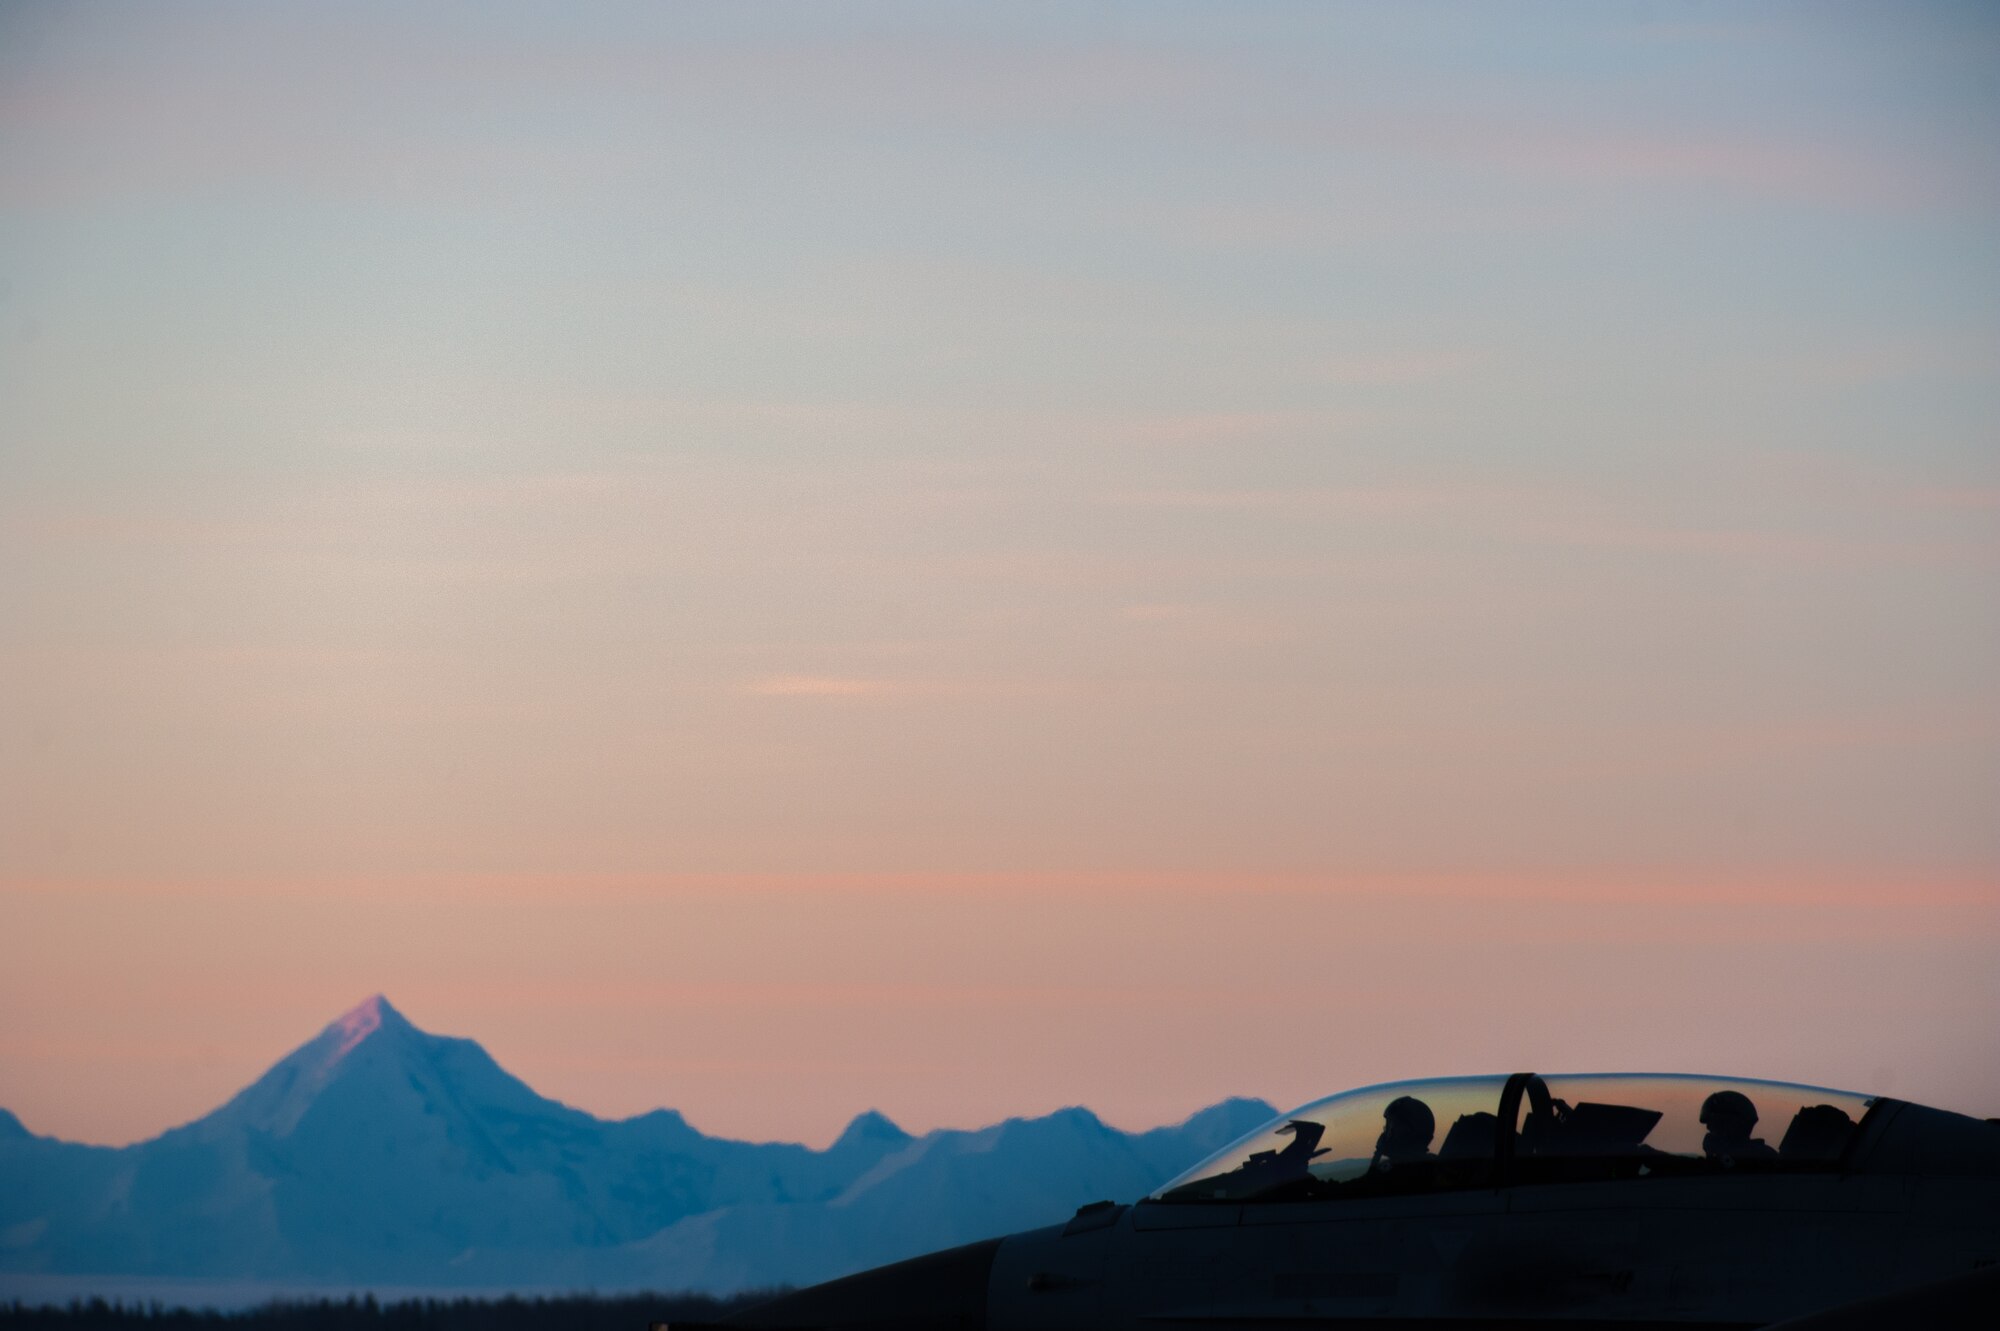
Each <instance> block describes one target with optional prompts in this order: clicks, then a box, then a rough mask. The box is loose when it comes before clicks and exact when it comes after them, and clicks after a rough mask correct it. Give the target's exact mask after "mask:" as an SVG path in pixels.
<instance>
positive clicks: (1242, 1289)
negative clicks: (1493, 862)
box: [673, 1073, 2000, 1331]
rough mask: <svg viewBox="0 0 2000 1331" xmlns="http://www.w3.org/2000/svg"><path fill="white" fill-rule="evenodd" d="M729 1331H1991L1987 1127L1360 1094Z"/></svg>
mask: <svg viewBox="0 0 2000 1331" xmlns="http://www.w3.org/2000/svg"><path fill="white" fill-rule="evenodd" d="M1794 1319H1797V1320H1794ZM673 1325H674V1331H682V1324H680V1323H675V1324H673ZM723 1325H725V1326H730V1327H758V1328H766V1329H767V1331H772V1329H775V1328H792V1329H793V1331H807V1329H808V1328H810V1329H813V1331H890V1328H895V1329H896V1331H943V1329H944V1328H953V1329H954V1331H1085V1329H1086V1328H1087V1329H1089V1331H1100V1329H1104V1328H1112V1329H1124V1331H1142V1329H1156V1331H1164V1329H1165V1328H1176V1327H1178V1328H1198V1329H1199V1331H1229V1329H1231V1328H1240V1329H1244V1331H1247V1329H1248V1328H1253V1327H1254V1328H1257V1329H1258V1331H1273V1329H1274V1328H1278V1327H1284V1328H1308V1327H1325V1328H1335V1327H1344V1328H1358V1327H1392V1326H1393V1327H1401V1326H1407V1325H1417V1326H1426V1327H1447V1326H1448V1327H1452V1328H1466V1329H1468V1331H1469V1329H1470V1328H1475V1327H1489V1328H1498V1327H1513V1328H1519V1327H1527V1326H1542V1325H1550V1326H1560V1327H1563V1328H1569V1329H1571V1331H1577V1329H1580V1328H1586V1327H1607V1328H1608V1327H1619V1328H1627V1329H1628V1331H1629V1329H1630V1328H1635V1327H1669V1326H1672V1327H1680V1326H1707V1327H1768V1326H1785V1327H1797V1328H1800V1329H1801V1331H1803V1329H1804V1328H1824V1329H1825V1331H1836V1329H1837V1328H1853V1327H1863V1326H1867V1327H1891V1326H1923V1327H1949V1326H1955V1325H1965V1326H1979V1327H1983V1328H1991V1327H1994V1326H2000V1121H1996V1120H1981V1119H1977V1118H1969V1117H1967V1116H1965V1115H1962V1114H1954V1113H1949V1112H1946V1111H1944V1110H1939V1109H1930V1108H1926V1107H1925V1106H1923V1105H1918V1104H1911V1103H1908V1102H1904V1101H1899V1100H1892V1099H1889V1098H1887V1097H1883V1096H1866V1095H1857V1094H1854V1093H1852V1092H1848V1091H1834V1090H1827V1089H1824V1088H1822V1087H1815V1086H1796V1085H1790V1084H1787V1083H1782V1082H1772V1081H1755V1080H1746V1079H1742V1078H1719V1077H1696V1076H1683V1075H1661V1074H1629V1073H1620V1074H1589V1075H1578V1076H1554V1075H1551V1076H1547V1077H1543V1076H1537V1075H1535V1074H1533V1073H1516V1074H1515V1075H1513V1076H1491V1077H1459V1078H1441V1079H1435V1080H1426V1081H1411V1082H1398V1083H1394V1084H1390V1085H1384V1086H1370V1087H1365V1088H1363V1089H1360V1090H1354V1091H1348V1092H1345V1093H1343V1094H1340V1095H1335V1096H1330V1097H1328V1098H1326V1099H1324V1100H1316V1101H1314V1102H1313V1103H1311V1104H1308V1105H1305V1106H1304V1107H1302V1108H1299V1109H1296V1110H1293V1111H1292V1112H1291V1113H1289V1114H1285V1115H1283V1116H1282V1117H1280V1118H1278V1119H1276V1120H1274V1121H1273V1122H1272V1123H1270V1124H1269V1125H1267V1126H1265V1127H1263V1128H1260V1129H1258V1130H1257V1131H1256V1132H1253V1133H1251V1134H1250V1135H1249V1136H1247V1137H1244V1138H1243V1139H1242V1140H1240V1141H1238V1142H1236V1143H1234V1144H1233V1145H1231V1146H1228V1147H1226V1148H1225V1149H1223V1150H1222V1151H1220V1152H1218V1153H1217V1154H1216V1155H1214V1156H1212V1157H1210V1158H1209V1159H1207V1160H1204V1161H1202V1162H1201V1163H1200V1164H1198V1165H1196V1166H1195V1167H1194V1168H1192V1169H1190V1170H1188V1171H1187V1172H1186V1173H1184V1174H1182V1175H1180V1176H1179V1177H1178V1178H1175V1179H1173V1180H1171V1181H1170V1182H1168V1183H1167V1184H1166V1185H1165V1186H1164V1187H1161V1188H1160V1189H1159V1190H1158V1191H1156V1192H1154V1193H1153V1194H1152V1195H1151V1196H1149V1197H1146V1198H1144V1199H1142V1200H1140V1201H1138V1202H1135V1203H1133V1204H1130V1205H1121V1204H1118V1203H1115V1202H1110V1201H1104V1202H1097V1203H1093V1204H1091V1205H1089V1206H1085V1207H1083V1208H1082V1209H1081V1210H1079V1211H1077V1213H1076V1214H1075V1215H1074V1216H1072V1217H1071V1218H1070V1219H1069V1220H1068V1222H1067V1223H1065V1224H1060V1225H1052V1226H1050V1227H1049V1228H1046V1229H1036V1230H1030V1231H1027V1232H1025V1233H1021V1234H1015V1235H1012V1236H1010V1237H1006V1238H998V1239H990V1240H987V1241H986V1242H983V1243H974V1244H970V1245H967V1246H965V1247H960V1248H953V1249H950V1250H948V1251H944V1252H939V1253H933V1254H931V1255H930V1256H927V1257H918V1258H915V1259H913V1260H911V1261H906V1262H899V1263H896V1264H895V1265H893V1266H885V1267H880V1268H877V1269H875V1270H872V1271H864V1272H862V1273H860V1274H858V1275H853V1276H848V1277H846V1278H844V1279H840V1280H834V1281H830V1282H828V1283H826V1284H822V1285H815V1286H813V1287H811V1288H809V1289H802V1290H797V1291H794V1292H792V1293H788V1294H785V1295H782V1296H780V1297H778V1298H776V1299H773V1300H771V1301H769V1302H767V1303H764V1304H760V1305H758V1306H756V1307H753V1308H749V1309H746V1310H743V1311H741V1312H739V1313H737V1314H735V1315H734V1316H733V1317H731V1318H730V1319H728V1320H727V1321H726V1322H725V1323H723Z"/></svg>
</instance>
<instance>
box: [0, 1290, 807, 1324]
mask: <svg viewBox="0 0 2000 1331" xmlns="http://www.w3.org/2000/svg"><path fill="white" fill-rule="evenodd" d="M775 1292H776V1291H771V1292H766V1293H755V1294H740V1295H737V1296H735V1297H733V1298H727V1299H718V1298H711V1297H709V1296H707V1295H704V1294H620V1295H617V1296H615V1297H609V1298H599V1297H594V1296H588V1295H569V1296H562V1297H556V1298H541V1297H537V1298H518V1297H514V1296H511V1295H510V1296H508V1297H506V1298H500V1299H472V1298H457V1299H405V1300H398V1301H395V1302H391V1303H383V1302H378V1301H377V1300H376V1298H375V1296H374V1295H372V1294H371V1295H366V1296H363V1297H359V1298H346V1299H317V1300H299V1301H279V1302H273V1303H266V1304H262V1305H260V1306H258V1307H255V1308H244V1309H240V1310H237V1311H234V1312H218V1311H217V1310H215V1309H213V1308H199V1309H193V1308H176V1307H168V1306H166V1305H164V1304H160V1303H115V1302H114V1303H107V1302H106V1301H105V1300H103V1299H89V1300H83V1299H78V1300H72V1301H71V1302H69V1303H67V1304H63V1305H60V1306H51V1305H41V1306H30V1305H28V1304H25V1303H21V1302H19V1301H18V1300H17V1301H15V1302H12V1303H0V1327H5V1328H6V1331H360V1329H361V1328H366V1331H554V1328H558V1327H560V1328H563V1329H564V1331H646V1328H647V1326H648V1325H650V1324H651V1323H653V1322H659V1321H667V1322H672V1321H678V1320H681V1319H686V1320H688V1321H695V1322H710V1321H715V1320H716V1319H718V1318H721V1317H726V1316H728V1315H729V1314H730V1313H731V1312H734V1311H735V1310H736V1309H738V1308H744V1307H748V1306H749V1305H750V1304H752V1303H756V1302H759V1301H760V1300H762V1299H766V1298H769V1297H770V1294H771V1293H775Z"/></svg>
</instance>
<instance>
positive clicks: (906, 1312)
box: [723, 1239, 1000, 1331]
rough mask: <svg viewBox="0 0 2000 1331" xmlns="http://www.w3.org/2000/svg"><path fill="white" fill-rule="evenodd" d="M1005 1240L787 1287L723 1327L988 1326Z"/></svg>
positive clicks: (894, 1329)
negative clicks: (989, 1295)
mask: <svg viewBox="0 0 2000 1331" xmlns="http://www.w3.org/2000/svg"><path fill="white" fill-rule="evenodd" d="M999 1249H1000V1240H999V1239H987V1240H986V1241H984V1242H982V1243H968V1244H966V1245H965V1246H964V1247H962V1248H947V1249H945V1250H944V1251H943V1252H934V1253H930V1254H928V1255H927V1256H923V1257H913V1258H911V1259H910V1260H909V1261H907V1262H897V1263H895V1264H894V1265H892V1266H878V1267H876V1268H875V1269H874V1270H872V1271H862V1272H859V1273H857V1274H855V1275H851V1276H844V1277H842V1278H841V1279H839V1280H829V1281H827V1282H826V1283H825V1284H823V1285H812V1286H810V1287H808V1288H806V1289H801V1290H796V1291H794V1292H792V1293H790V1294H781V1295H779V1296H778V1297H777V1298H775V1299H772V1300H771V1301H770V1302H768V1303H760V1304H758V1305H756V1306H755V1307H752V1308H745V1309H744V1310H743V1311H742V1312H739V1313H736V1314H735V1315H733V1316H731V1317H730V1318H729V1319H728V1320H727V1321H725V1322H724V1323H723V1325H724V1326H734V1327H762V1328H765V1329H766V1331H779V1329H780V1328H783V1331H985V1329H986V1289H987V1282H988V1280H989V1279H990V1277H991V1276H992V1273H993V1254H994V1253H996V1252H998V1251H999Z"/></svg>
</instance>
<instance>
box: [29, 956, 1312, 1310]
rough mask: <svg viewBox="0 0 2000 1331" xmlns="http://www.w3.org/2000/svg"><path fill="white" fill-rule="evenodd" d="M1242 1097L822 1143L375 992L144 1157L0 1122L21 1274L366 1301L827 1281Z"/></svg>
mask: <svg viewBox="0 0 2000 1331" xmlns="http://www.w3.org/2000/svg"><path fill="white" fill-rule="evenodd" d="M1273 1113H1274V1111H1273V1110H1272V1109H1271V1107H1270V1106H1269V1105H1267V1104H1265V1103H1264V1102H1262V1101H1256V1100H1244V1099H1232V1100H1225V1101H1222V1102H1220V1103H1218V1104H1216V1105H1212V1106H1209V1107H1208V1108H1206V1109H1203V1110H1201V1111H1199V1112H1197V1113H1195V1114H1193V1115H1191V1116H1190V1117H1189V1118H1188V1119H1186V1120H1184V1121H1183V1122H1182V1123H1180V1124H1171V1125H1167V1126H1164V1127H1160V1128H1154V1129H1150V1130H1148V1131H1146V1132H1141V1133H1125V1132H1121V1131H1120V1130H1118V1129H1116V1128H1112V1127H1110V1126H1108V1125H1106V1124H1105V1123H1104V1122H1103V1121H1102V1120H1101V1119H1099V1118H1098V1117H1097V1116H1096V1115H1095V1114H1094V1113H1092V1112H1091V1111H1090V1110H1088V1109H1085V1108H1082V1107H1081V1106H1071V1107H1068V1108H1065V1109H1060V1110H1057V1111H1055V1112H1054V1113H1051V1114H1046V1115H1041V1116H1037V1117H1015V1118H1009V1119H1006V1120H1003V1121H1002V1122H1000V1123H996V1124H991V1125H988V1126H986V1127H983V1128H977V1129H939V1130H936V1131H932V1132H928V1133H924V1134H922V1135H917V1136H913V1135H912V1134H910V1133H908V1132H906V1131H905V1130H904V1129H903V1128H902V1127H900V1126H899V1125H897V1124H896V1123H895V1122H894V1121H892V1120H891V1119H890V1118H889V1117H888V1116H887V1115H885V1114H883V1113H881V1112H880V1111H879V1110H874V1109H870V1110H865V1111H863V1112H861V1113H859V1114H856V1115H855V1116H854V1118H853V1119H851V1120H850V1121H849V1122H848V1124H847V1125H846V1127H845V1128H843V1129H842V1131H841V1132H840V1134H839V1135H838V1136H837V1137H836V1138H835V1139H834V1141H833V1142H832V1143H830V1144H829V1145H828V1146H827V1147H825V1148H824V1149H820V1150H815V1149H813V1148H810V1147H806V1146H802V1145H798V1144H796V1143H788V1142H748V1141H738V1140H734V1139H731V1138H727V1137H713V1136H709V1135H707V1134H705V1133H703V1132H701V1131H700V1130H699V1129H697V1128H695V1127H694V1126H692V1125H691V1124H689V1123H688V1122H687V1120H686V1119H685V1118H684V1117H683V1116H682V1115H681V1114H680V1113H679V1112H678V1111H676V1110H672V1109H656V1110H651V1111H647V1112H645V1113H642V1114H636V1115H633V1116H631V1117H628V1118H623V1119H600V1118H597V1117H595V1116H594V1115H592V1114H590V1113H588V1112H586V1111H584V1110H581V1109H576V1108H573V1107H571V1106H569V1105H566V1104H563V1103H561V1102H560V1101H557V1100H554V1099H551V1098H549V1097H547V1096H544V1095H542V1094H540V1093H539V1092H537V1091H536V1090H534V1089H533V1088H532V1087H530V1086H529V1085H528V1084H527V1083H525V1082H523V1081H521V1080H520V1079H519V1078H517V1077H515V1076H514V1075H513V1074H512V1073H509V1072H508V1071H507V1070H506V1069H505V1068H503V1067H502V1066H501V1065H500V1064H499V1063H498V1062H496V1061H495V1060H494V1059H493V1058H492V1057H491V1056H490V1055H489V1054H488V1053H487V1052H486V1050H485V1049H484V1048H482V1047H481V1046H480V1045H479V1044H478V1043H477V1042H476V1041H474V1040H470V1039H465V1038H461V1037H453V1036H441V1035H434V1034H431V1033H429V1032H427V1031H424V1030H422V1029H421V1028H419V1027H417V1026H416V1025H415V1024H414V1023H412V1022H410V1021H409V1019H408V1018H407V1017H405V1016H404V1015H403V1014H402V1013H401V1012H400V1011H398V1010H397V1009H396V1008H395V1007H394V1005H393V1004H391V1003H390V1002H389V1000H388V999H387V998H386V997H384V996H382V995H379V994H377V995H372V996H371V997H369V998H368V999H365V1000H363V1002H361V1003H360V1004H357V1005H356V1006H355V1007H354V1008H352V1009H350V1010H348V1011H347V1012H345V1013H343V1014H341V1015H340V1016H339V1017H337V1018H335V1019H334V1020H333V1021H332V1022H330V1023H328V1024H327V1025H326V1026H325V1027H324V1028H323V1029H322V1030H321V1031H320V1032H319V1033H318V1034H317V1035H315V1036H314V1037H312V1038H311V1039H309V1040H307V1041H306V1042H304V1043H303V1044H301V1045H300V1046H298V1047H297V1048H296V1049H294V1050H292V1051H291V1052H290V1053H288V1054H286V1055H285V1056H284V1057H282V1058H280V1059H279V1060H278V1061H277V1062H275V1063H274V1064H272V1065H271V1067H270V1068H268V1069H267V1070H266V1071H265V1072H264V1073H263V1074H262V1075H260V1076H259V1077H258V1078H257V1079H256V1080H254V1081H253V1082H251V1084H250V1085H248V1086H246V1087H244V1088H243V1090H241V1091H239V1092H237V1093H236V1094H235V1095H233V1096H231V1097H230V1098H229V1099H228V1100H227V1101H225V1102H224V1103H223V1104H222V1105H221V1106H219V1107H218V1108H216V1109H215V1110H213V1111H211V1112H210V1113H209V1114H206V1115H204V1116H202V1117H201V1118H198V1119H196V1120H194V1121H192V1122H190V1123H187V1124H183V1125H181V1126H179V1127H176V1128H172V1129H169V1130H168V1131H166V1132H163V1133H161V1134H160V1135H159V1136H157V1137H153V1138H150V1139H148V1140H146V1141H143V1142H137V1143H133V1144H132V1145H130V1146H125V1147H98V1146H86V1145H83V1144H80V1143H73V1142H64V1141H61V1140H59V1139H56V1138H53V1137H42V1136H36V1135H35V1134H33V1133H30V1132H29V1131H28V1130H27V1129H26V1128H25V1127H24V1126H23V1125H21V1124H20V1122H19V1120H18V1119H17V1118H15V1116H14V1115H13V1114H11V1113H9V1112H7V1111H6V1110H4V1109H0V1289H4V1281H5V1277H6V1275H8V1274H9V1273H16V1274H21V1273H94V1274H100V1275H105V1276H121V1277H122V1276H159V1277H196V1278H224V1279H287V1280H312V1281H318V1282H323V1283H334V1284H340V1283H347V1284H350V1285H354V1286H357V1287H358V1286H361V1285H366V1284H371V1283H373V1284H380V1283H393V1284H398V1285H404V1286H439V1287H445V1286H450V1287H466V1286H478V1287H494V1288H501V1287H510V1286H511V1287H534V1286H549V1285H566V1286H571V1287H578V1288H599V1289H606V1290H609V1289H618V1288H638V1287H648V1286H649V1287H653V1288H687V1289H702V1290H712V1291H716V1292H728V1291H730V1290H734V1289H742V1288H749V1287H753V1286H758V1285H769V1284H774V1283H798V1282H801V1281H805V1280H814V1279H823V1278H827V1277H829V1276H832V1275H838V1274H841V1273H842V1272H844V1271H847V1270H852V1269H857V1268H859V1267H861V1266H867V1265H874V1264H877V1263H878V1262H882V1261H889V1260H895V1259H896V1258H898V1257H903V1256H910V1255H914V1254H915V1253H917V1252H921V1251H925V1250H928V1249H930V1248H934V1247H937V1246H940V1245H941V1244H943V1243H947V1242H953V1241H960V1240H961V1239H963V1240H968V1241H969V1240H970V1239H972V1238H979V1237H986V1236H988V1235H991V1234H998V1233H1003V1232H1007V1231H1009V1230H1013V1229H1021V1228H1027V1227H1029V1226H1032V1225H1035V1224H1040V1223H1051V1222H1054V1221H1059V1220H1061V1219H1064V1218H1066V1216H1067V1215H1068V1213H1069V1211H1070V1210H1073V1209H1074V1207H1075V1206H1076V1205H1078V1204H1080V1203H1081V1202H1084V1201H1091V1200H1096V1199H1097V1198H1099V1197H1103V1196H1116V1197H1119V1198H1121V1199H1127V1200H1129V1199H1131V1198H1135V1197H1137V1196H1139V1195H1142V1194H1143V1193H1144V1192H1146V1191H1149V1190H1151V1188H1152V1187H1154V1186H1157V1184H1158V1183H1159V1182H1161V1181H1163V1180H1164V1179H1165V1178H1166V1177H1167V1176H1168V1175H1170V1174H1171V1173H1173V1172H1175V1171H1177V1170H1178V1169H1180V1168H1183V1167H1185V1166H1187V1165H1189V1164H1192V1163H1194V1162H1195V1160H1197V1159H1199V1158H1201V1157H1202V1156H1204V1155H1206V1154H1208V1153H1209V1152H1210V1151H1212V1150H1214V1149H1216V1148H1218V1147H1220V1146H1221V1145H1223V1144H1225V1143H1226V1141H1227V1140H1230V1139H1233V1138H1234V1137H1236V1136H1240V1135H1241V1134H1242V1133H1243V1132H1245V1131H1248V1130H1249V1129H1250V1128H1252V1127H1254V1126H1256V1125H1258V1124H1259V1123H1262V1122H1264V1121H1267V1120H1268V1119H1269V1118H1271V1117H1272V1116H1273Z"/></svg>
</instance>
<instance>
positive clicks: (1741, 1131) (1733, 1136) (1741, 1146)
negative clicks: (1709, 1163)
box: [1701, 1091, 1778, 1165]
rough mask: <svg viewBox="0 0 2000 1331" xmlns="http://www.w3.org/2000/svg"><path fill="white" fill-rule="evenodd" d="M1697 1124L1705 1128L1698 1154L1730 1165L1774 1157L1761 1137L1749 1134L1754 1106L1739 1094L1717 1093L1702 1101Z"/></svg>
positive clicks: (1752, 1124)
mask: <svg viewBox="0 0 2000 1331" xmlns="http://www.w3.org/2000/svg"><path fill="white" fill-rule="evenodd" d="M1701 1125H1702V1126H1703V1127H1705V1128H1707V1129H1708V1135H1707V1136H1705V1137H1703V1138H1702V1139H1701V1151H1702V1154H1703V1155H1705V1156H1707V1157H1708V1158H1709V1159H1711V1160H1718V1161H1721V1162H1722V1163H1723V1164H1724V1165H1733V1164H1735V1163H1736V1162H1737V1161H1739V1160H1776V1159H1777V1158H1778V1153H1777V1152H1776V1151H1774V1150H1772V1149H1771V1148H1770V1147H1768V1146H1766V1145H1765V1144H1764V1139H1763V1138H1762V1137H1752V1136H1751V1135H1750V1130H1751V1129H1752V1128H1754V1127H1756V1126H1757V1106H1756V1105H1754V1104H1752V1103H1750V1097H1749V1096H1747V1095H1745V1094H1743V1092H1741V1091H1717V1092H1716V1093H1715V1094H1713V1095H1711V1096H1709V1097H1708V1099H1706V1100H1704V1101H1702V1102H1701Z"/></svg>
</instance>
